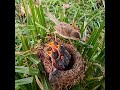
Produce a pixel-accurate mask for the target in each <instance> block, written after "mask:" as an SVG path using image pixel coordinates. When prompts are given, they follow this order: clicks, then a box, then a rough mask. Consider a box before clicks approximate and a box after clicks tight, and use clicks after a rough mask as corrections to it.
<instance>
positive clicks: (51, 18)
mask: <svg viewBox="0 0 120 90" xmlns="http://www.w3.org/2000/svg"><path fill="white" fill-rule="evenodd" d="M46 15H47V16H48V17H49V18H50V20H51V21H53V22H54V23H55V24H56V25H58V24H59V23H60V22H59V21H58V20H57V18H56V17H55V16H54V15H52V14H51V13H47V14H46Z"/></svg>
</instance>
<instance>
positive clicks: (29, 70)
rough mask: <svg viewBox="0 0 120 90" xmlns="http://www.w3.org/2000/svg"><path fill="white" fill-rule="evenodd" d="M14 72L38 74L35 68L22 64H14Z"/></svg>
mask: <svg viewBox="0 0 120 90" xmlns="http://www.w3.org/2000/svg"><path fill="white" fill-rule="evenodd" d="M15 72H18V73H24V74H29V75H37V74H38V70H37V69H34V68H29V67H24V66H15Z"/></svg>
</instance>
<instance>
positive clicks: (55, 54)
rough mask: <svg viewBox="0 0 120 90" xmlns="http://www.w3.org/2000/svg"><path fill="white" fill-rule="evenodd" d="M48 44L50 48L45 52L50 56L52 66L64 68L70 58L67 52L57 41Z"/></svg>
mask: <svg viewBox="0 0 120 90" xmlns="http://www.w3.org/2000/svg"><path fill="white" fill-rule="evenodd" d="M48 45H49V47H51V48H52V50H50V51H47V54H48V55H49V57H50V58H51V62H52V66H53V67H55V68H57V69H62V70H64V69H66V68H67V66H68V65H69V63H70V59H71V55H70V54H69V52H68V51H67V50H66V49H65V47H64V46H63V45H59V44H57V42H54V41H52V42H50V43H48Z"/></svg>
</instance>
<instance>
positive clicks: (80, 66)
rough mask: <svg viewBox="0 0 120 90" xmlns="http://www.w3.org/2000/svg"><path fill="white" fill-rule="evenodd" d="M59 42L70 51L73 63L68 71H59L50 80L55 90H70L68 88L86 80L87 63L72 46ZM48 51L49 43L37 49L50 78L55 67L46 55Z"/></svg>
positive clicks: (58, 40)
mask: <svg viewBox="0 0 120 90" xmlns="http://www.w3.org/2000/svg"><path fill="white" fill-rule="evenodd" d="M48 42H49V41H48ZM57 42H58V43H59V44H60V45H63V46H64V47H65V48H66V49H67V50H68V52H69V53H70V55H71V57H72V60H71V61H72V62H73V63H72V65H71V66H70V68H69V69H68V70H58V71H57V73H56V74H55V75H53V77H52V78H51V79H50V82H51V84H52V88H53V90H68V88H71V87H72V86H74V85H76V84H78V83H79V82H80V80H82V79H83V78H84V76H85V75H84V72H85V61H84V59H83V58H82V56H81V55H80V53H79V52H78V51H77V49H76V48H75V47H74V46H73V45H72V44H69V43H65V42H63V41H61V40H60V39H57ZM48 49H49V47H48V46H47V43H46V44H45V45H42V46H39V48H38V49H37V56H38V57H39V58H40V60H41V61H42V62H43V65H44V68H45V71H46V72H47V73H48V76H49V75H50V74H51V73H52V70H53V67H52V64H51V62H50V61H49V59H50V57H49V56H48V55H47V53H46V50H48ZM48 78H49V77H48Z"/></svg>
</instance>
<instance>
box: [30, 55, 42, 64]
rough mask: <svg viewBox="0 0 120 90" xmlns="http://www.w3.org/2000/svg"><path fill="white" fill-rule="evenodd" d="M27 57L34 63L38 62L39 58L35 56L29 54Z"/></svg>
mask: <svg viewBox="0 0 120 90" xmlns="http://www.w3.org/2000/svg"><path fill="white" fill-rule="evenodd" d="M28 59H29V60H30V61H31V62H33V63H34V64H38V63H39V62H40V60H39V59H38V58H37V57H34V56H29V57H28Z"/></svg>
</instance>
